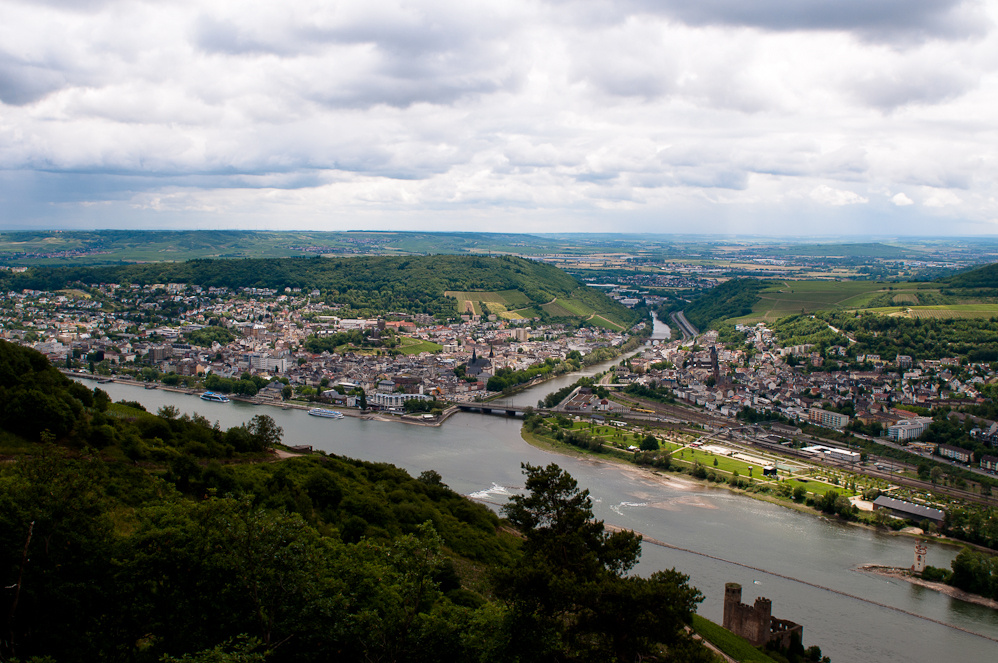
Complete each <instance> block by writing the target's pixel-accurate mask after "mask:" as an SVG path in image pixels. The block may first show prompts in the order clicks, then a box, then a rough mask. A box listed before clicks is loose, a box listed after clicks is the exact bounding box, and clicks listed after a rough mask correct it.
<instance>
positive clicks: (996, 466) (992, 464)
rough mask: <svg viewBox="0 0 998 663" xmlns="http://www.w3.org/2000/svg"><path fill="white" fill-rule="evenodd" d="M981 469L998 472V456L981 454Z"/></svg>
mask: <svg viewBox="0 0 998 663" xmlns="http://www.w3.org/2000/svg"><path fill="white" fill-rule="evenodd" d="M981 469H982V470H987V471H989V472H998V456H988V455H987V454H985V455H983V456H981Z"/></svg>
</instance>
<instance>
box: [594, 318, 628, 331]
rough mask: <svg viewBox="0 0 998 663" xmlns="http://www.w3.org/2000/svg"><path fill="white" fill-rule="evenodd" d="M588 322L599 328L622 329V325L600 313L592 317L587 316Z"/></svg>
mask: <svg viewBox="0 0 998 663" xmlns="http://www.w3.org/2000/svg"><path fill="white" fill-rule="evenodd" d="M589 323H590V324H591V325H593V326H594V327H599V328H600V329H610V330H613V331H624V328H623V326H621V325H619V324H617V323H616V322H613V321H612V320H609V319H607V318H604V317H603V316H602V315H594V316H593V317H591V318H589Z"/></svg>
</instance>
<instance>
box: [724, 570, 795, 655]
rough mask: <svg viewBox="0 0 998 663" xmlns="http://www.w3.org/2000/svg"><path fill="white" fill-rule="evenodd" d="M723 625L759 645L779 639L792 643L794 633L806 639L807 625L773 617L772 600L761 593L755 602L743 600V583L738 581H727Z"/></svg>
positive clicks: (782, 644)
mask: <svg viewBox="0 0 998 663" xmlns="http://www.w3.org/2000/svg"><path fill="white" fill-rule="evenodd" d="M722 626H724V628H726V629H728V630H729V631H731V632H732V633H734V634H735V635H739V636H741V637H743V638H745V639H746V640H748V641H749V642H750V643H752V645H754V646H756V647H759V646H762V645H765V644H766V643H768V642H771V641H773V640H776V641H778V642H779V643H780V646H781V647H784V648H786V647H789V646H790V642H791V639H792V637H793V635H794V634H796V635H797V637H798V638H801V639H803V636H804V627H803V626H801V625H800V624H795V623H794V622H791V621H789V620H786V619H776V618H775V617H773V602H772V601H770V600H769V599H767V598H764V597H761V596H760V597H759V598H757V599H756V600H755V605H746V604H744V603H742V586H741V585H739V584H738V583H737V582H729V583H727V584H725V585H724V621H723V623H722Z"/></svg>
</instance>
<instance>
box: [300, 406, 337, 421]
mask: <svg viewBox="0 0 998 663" xmlns="http://www.w3.org/2000/svg"><path fill="white" fill-rule="evenodd" d="M308 413H309V414H310V415H312V416H313V417H326V418H327V419H342V418H343V413H342V412H337V411H336V410H324V409H323V408H321V407H314V408H312V409H311V410H309V411H308Z"/></svg>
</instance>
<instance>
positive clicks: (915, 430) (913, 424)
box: [887, 417, 932, 442]
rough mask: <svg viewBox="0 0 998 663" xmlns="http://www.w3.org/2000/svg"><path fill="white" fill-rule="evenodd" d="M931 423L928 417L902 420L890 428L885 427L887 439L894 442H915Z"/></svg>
mask: <svg viewBox="0 0 998 663" xmlns="http://www.w3.org/2000/svg"><path fill="white" fill-rule="evenodd" d="M931 423H932V419H931V418H929V417H915V418H913V419H902V420H901V421H899V422H897V423H896V424H894V425H892V426H888V427H887V437H889V438H890V439H892V440H894V441H895V442H907V441H908V440H917V439H918V438H919V437H921V436H922V433H924V432H925V430H926V429H927V428H928V427H929V424H931Z"/></svg>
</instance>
